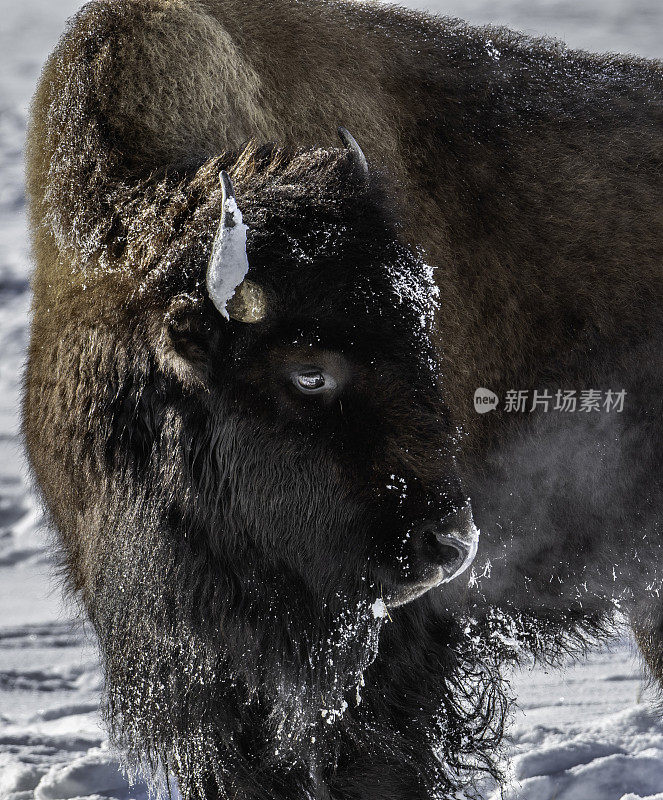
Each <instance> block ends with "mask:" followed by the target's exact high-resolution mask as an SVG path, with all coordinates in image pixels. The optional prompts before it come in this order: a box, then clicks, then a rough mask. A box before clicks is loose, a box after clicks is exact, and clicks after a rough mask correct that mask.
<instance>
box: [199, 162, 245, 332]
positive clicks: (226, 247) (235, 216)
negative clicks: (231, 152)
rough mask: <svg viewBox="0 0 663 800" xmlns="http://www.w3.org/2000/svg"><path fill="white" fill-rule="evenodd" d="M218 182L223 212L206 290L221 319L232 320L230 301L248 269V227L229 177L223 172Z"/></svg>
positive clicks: (209, 267) (214, 244)
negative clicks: (229, 312)
mask: <svg viewBox="0 0 663 800" xmlns="http://www.w3.org/2000/svg"><path fill="white" fill-rule="evenodd" d="M219 180H220V181H221V188H222V192H223V195H222V198H223V199H222V206H221V207H222V211H221V220H220V221H219V227H218V228H217V231H216V235H215V236H214V243H213V245H212V252H211V254H210V259H209V263H208V266H207V291H208V293H209V296H210V299H211V300H212V302H213V303H214V305H215V306H216V308H217V309H218V310H219V311H220V312H221V314H222V316H224V317H225V318H226V319H229V314H228V309H227V304H228V301H229V300H230V298H231V297H232V296H233V295H234V294H235V290H236V289H237V287H238V286H239V285H240V284H241V282H242V281H243V280H244V276H245V275H246V273H247V272H248V270H249V262H248V259H247V257H246V231H247V227H246V225H245V224H244V223H243V222H242V212H241V211H240V210H239V208H238V207H237V203H236V202H235V192H234V190H233V185H232V181H231V180H230V176H229V175H228V173H227V172H225V171H222V172H221V174H220V175H219Z"/></svg>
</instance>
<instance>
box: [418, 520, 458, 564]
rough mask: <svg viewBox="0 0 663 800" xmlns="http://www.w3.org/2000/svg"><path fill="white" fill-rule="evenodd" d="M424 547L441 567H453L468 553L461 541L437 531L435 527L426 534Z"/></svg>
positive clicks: (430, 557) (431, 558) (429, 556)
mask: <svg viewBox="0 0 663 800" xmlns="http://www.w3.org/2000/svg"><path fill="white" fill-rule="evenodd" d="M424 549H425V551H426V555H427V556H428V558H429V559H430V560H431V561H432V562H433V563H434V564H439V565H440V566H441V567H451V566H453V565H455V564H457V563H460V562H461V561H462V560H463V559H464V558H465V556H466V554H467V548H465V547H463V546H462V545H461V544H460V542H458V541H457V540H455V539H450V538H449V537H448V536H447V535H446V534H444V533H439V532H437V531H436V530H435V529H434V528H431V529H429V530H428V531H426V533H425V534H424Z"/></svg>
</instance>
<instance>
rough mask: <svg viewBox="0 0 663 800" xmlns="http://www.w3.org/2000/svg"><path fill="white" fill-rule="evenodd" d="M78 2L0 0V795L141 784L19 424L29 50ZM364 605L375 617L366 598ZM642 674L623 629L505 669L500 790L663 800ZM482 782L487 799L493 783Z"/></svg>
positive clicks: (632, 9) (611, 45) (515, 6)
mask: <svg viewBox="0 0 663 800" xmlns="http://www.w3.org/2000/svg"><path fill="white" fill-rule="evenodd" d="M435 3H436V6H435V10H437V11H444V12H445V13H450V14H455V15H458V16H462V17H466V18H468V19H471V20H472V21H473V22H488V21H499V22H506V23H509V24H511V25H515V26H521V27H525V28H527V29H528V30H530V31H532V30H537V31H539V32H543V33H557V34H559V35H561V36H563V37H565V38H567V39H568V40H569V41H570V42H571V43H572V44H573V45H579V46H587V47H590V48H593V49H598V50H604V49H615V50H632V51H634V52H639V53H642V54H644V55H650V56H654V55H657V56H660V55H662V54H663V43H662V39H661V30H663V4H662V3H659V2H658V0H583V2H577V0H573V1H572V0H439V2H438V0H435ZM79 5H80V4H79V3H78V2H77V1H76V0H24V2H20V3H16V2H12V0H2V9H1V10H2V26H0V800H29V799H30V798H38V799H39V800H59V798H73V797H81V798H87V799H88V800H90V799H91V798H100V797H105V798H118V800H127V799H128V798H131V797H133V798H141V799H142V798H144V797H145V788H144V787H142V786H137V787H135V788H133V789H132V788H131V787H130V786H129V784H128V783H127V781H126V780H125V779H124V777H123V776H122V775H121V773H120V772H119V770H118V762H117V758H116V757H115V755H114V754H113V753H112V752H111V751H110V750H109V749H108V748H107V745H106V743H105V742H106V737H105V734H104V732H103V730H102V728H101V727H100V720H99V715H98V712H97V704H98V698H99V692H100V687H101V675H100V670H99V664H98V658H97V655H96V651H95V648H94V645H93V642H92V640H91V638H90V635H89V632H88V631H86V630H85V629H84V628H83V627H82V626H81V624H80V623H78V622H76V621H75V618H76V616H77V609H74V608H72V607H70V606H67V605H66V604H65V603H64V602H63V600H62V598H61V595H60V591H59V589H58V586H57V582H56V581H55V579H54V578H53V574H54V570H53V562H52V559H51V557H50V556H49V551H48V537H47V534H46V533H45V532H44V530H43V527H42V526H41V513H40V510H39V507H38V504H37V503H36V502H35V499H34V498H33V496H32V495H31V493H30V492H29V491H28V488H27V480H26V475H25V467H24V461H23V457H22V453H21V448H20V444H19V438H18V415H17V408H18V402H19V390H20V381H21V374H22V365H23V359H24V353H25V347H26V342H27V318H28V310H29V291H28V275H29V262H28V248H27V244H26V238H25V214H24V211H25V201H24V193H23V172H22V147H23V135H24V130H25V120H26V114H27V107H28V101H29V97H30V95H31V92H32V90H33V88H34V85H35V82H36V79H37V76H38V73H39V69H40V66H41V63H42V61H43V59H44V57H45V55H46V54H47V53H48V52H49V50H50V49H51V48H52V46H53V45H54V43H55V41H56V39H57V37H58V36H59V34H60V32H61V30H62V26H63V23H64V19H65V18H66V17H67V16H68V15H70V14H71V13H73V11H75V10H76V8H77V7H78V6H79ZM411 5H417V3H411ZM494 55H495V57H496V58H497V54H496V53H495V54H494ZM236 277H237V276H235V278H236ZM242 277H243V275H242ZM235 278H233V281H234V280H235ZM238 282H239V281H237V282H235V283H234V285H233V289H234V287H235V286H236V285H237V283H238ZM372 611H373V614H375V616H376V618H378V616H379V617H380V618H381V617H382V615H383V608H382V606H380V605H379V601H376V603H375V604H374V605H373V606H372ZM376 611H377V612H378V613H377V614H376ZM644 685H645V680H644V676H643V674H642V672H641V669H640V666H639V663H638V660H637V658H636V656H635V655H634V653H633V649H632V645H631V643H630V642H629V641H628V639H622V640H620V641H618V643H617V644H616V645H615V646H613V647H612V648H610V649H607V650H605V651H602V652H600V653H596V654H595V655H593V656H592V657H591V658H589V659H588V660H587V661H585V662H580V663H577V664H567V665H566V666H564V667H563V668H562V669H560V670H556V671H553V670H551V671H544V670H542V669H540V668H538V669H534V670H529V671H527V670H526V671H523V672H522V673H519V674H517V675H515V676H514V678H513V688H514V691H515V693H516V694H517V695H518V697H519V700H520V711H518V713H517V715H516V718H515V720H514V723H513V726H512V728H511V729H510V739H509V754H508V756H509V757H508V765H509V769H510V772H511V776H512V783H511V784H510V785H509V787H508V788H507V789H506V792H505V800H663V723H662V722H661V717H660V715H659V714H657V713H656V710H655V706H654V703H653V700H654V698H653V695H652V693H651V692H648V691H646V690H645V688H644ZM484 796H485V798H486V800H499V798H500V795H499V792H498V791H497V790H495V789H491V788H486V790H485V795H484Z"/></svg>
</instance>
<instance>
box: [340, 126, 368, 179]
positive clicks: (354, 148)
mask: <svg viewBox="0 0 663 800" xmlns="http://www.w3.org/2000/svg"><path fill="white" fill-rule="evenodd" d="M338 135H339V136H340V137H341V141H342V142H343V144H344V145H345V146H346V147H347V149H348V150H349V151H350V152H351V153H352V155H353V157H354V160H355V163H356V164H357V166H358V167H359V169H360V170H361V173H362V175H363V176H364V177H365V178H368V161H366V156H365V155H364V153H363V151H362V149H361V147H359V145H358V144H357V140H356V139H355V137H354V136H353V135H352V134H351V133H350V131H349V130H348V129H347V128H344V127H343V126H342V125H339V126H338Z"/></svg>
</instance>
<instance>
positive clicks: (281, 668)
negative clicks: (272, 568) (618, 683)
mask: <svg viewBox="0 0 663 800" xmlns="http://www.w3.org/2000/svg"><path fill="white" fill-rule="evenodd" d="M140 505H141V510H140V511H139V512H138V513H137V512H136V511H135V510H130V509H126V512H127V513H126V514H125V515H123V518H122V520H121V524H122V525H123V526H127V523H133V524H136V523H137V524H136V527H133V525H132V526H131V527H126V528H125V530H137V531H142V533H141V535H135V536H133V537H131V538H129V537H128V536H126V534H125V536H124V537H122V538H121V539H120V540H119V541H118V544H120V543H121V547H118V546H116V547H114V548H113V552H112V553H107V554H105V555H107V556H108V566H107V567H106V568H104V570H103V575H102V576H101V577H100V578H99V583H98V587H97V591H96V594H95V602H94V606H93V607H92V608H91V609H90V615H91V617H92V619H93V621H94V625H95V628H96V629H97V631H98V634H99V641H100V645H101V649H102V652H103V657H104V666H105V671H106V682H107V689H106V705H105V714H106V720H107V722H108V724H109V728H110V730H111V732H112V735H113V738H114V741H115V743H116V744H117V745H118V746H119V747H120V748H121V750H122V751H123V752H124V753H125V754H126V757H127V761H126V763H127V765H128V767H129V769H130V772H133V773H140V772H142V773H143V774H145V773H147V776H148V777H149V778H151V780H152V781H153V785H158V784H159V782H160V781H163V780H164V778H165V776H167V774H168V772H170V771H171V770H172V771H174V772H175V774H176V775H178V776H179V778H180V784H179V785H180V790H181V792H182V794H183V795H184V796H185V797H213V796H216V795H217V794H218V795H219V796H221V797H225V796H229V797H235V796H238V797H246V798H284V799H285V798H288V800H293V799H294V798H302V799H303V798H312V797H315V798H324V797H337V796H338V797H343V798H355V797H356V798H375V800H377V799H378V798H384V797H403V798H405V797H408V798H422V799H423V798H429V797H431V796H437V797H450V796H453V793H454V791H456V790H458V789H461V788H465V789H466V790H467V791H468V793H469V796H471V791H472V787H473V786H475V785H476V784H475V781H476V778H477V772H481V771H486V772H490V773H491V774H493V775H494V776H497V771H496V768H495V766H494V764H495V762H494V759H495V757H496V755H497V754H498V750H497V745H498V743H499V741H500V739H501V725H502V723H503V718H504V713H505V711H506V698H505V697H504V695H503V693H502V690H501V688H500V682H499V679H498V676H497V671H496V662H495V661H493V660H492V659H491V660H487V659H486V653H485V652H482V651H481V649H480V648H479V647H478V646H474V647H473V646H472V644H471V640H470V639H468V638H467V637H464V636H463V635H462V632H461V631H460V630H459V629H458V628H457V627H456V626H455V625H454V623H453V621H452V620H451V619H448V618H447V619H445V618H443V617H441V616H440V615H439V614H438V613H433V612H432V611H431V610H430V609H429V608H423V609H421V608H420V609H418V610H417V611H413V612H411V613H407V614H405V615H402V614H401V616H400V617H399V620H398V622H395V623H394V625H393V629H392V626H391V625H390V624H388V625H387V630H385V631H383V633H382V639H381V642H380V650H379V656H378V635H379V632H380V628H381V626H382V619H380V618H378V619H376V618H375V616H374V615H373V613H372V611H371V608H370V600H371V596H368V595H367V596H365V597H364V598H363V599H361V600H359V601H358V602H357V600H356V598H352V600H350V599H349V598H343V597H339V598H338V607H337V608H329V609H328V610H327V614H326V615H325V616H326V618H325V616H323V617H320V618H317V619H316V618H315V616H314V614H313V613H312V609H311V608H310V598H308V597H307V596H306V593H304V592H298V587H297V586H296V585H293V584H289V583H288V578H287V576H285V575H278V576H272V579H271V580H265V578H264V575H257V576H256V577H255V581H254V583H253V588H254V591H253V592H249V593H248V596H247V593H246V591H244V592H243V593H242V595H243V596H242V599H241V603H237V605H236V606H235V607H232V605H230V606H229V604H228V599H229V597H232V591H233V589H232V586H230V585H229V584H230V583H231V581H230V580H228V579H227V578H225V577H224V579H223V582H222V583H221V585H220V581H219V574H220V570H219V567H220V566H222V565H218V564H216V563H215V559H214V557H213V556H208V557H207V558H206V557H204V556H201V555H200V553H199V552H197V551H192V550H191V548H190V547H188V546H187V543H186V542H184V543H181V544H180V545H179V546H176V547H175V546H173V544H172V542H171V543H167V542H164V541H163V538H162V537H163V534H162V532H161V528H160V527H159V521H160V520H161V519H162V518H163V517H162V515H161V511H160V510H159V509H158V508H157V507H155V505H154V501H153V500H148V499H146V500H145V502H144V504H140ZM150 520H151V525H150ZM109 522H110V520H109ZM146 523H147V524H146ZM109 529H112V526H111V527H110V528H109ZM160 540H161V541H160ZM244 588H246V587H244ZM493 655H495V654H493ZM376 656H377V658H376ZM491 663H492V664H493V667H492V669H491V667H490V664H491Z"/></svg>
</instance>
